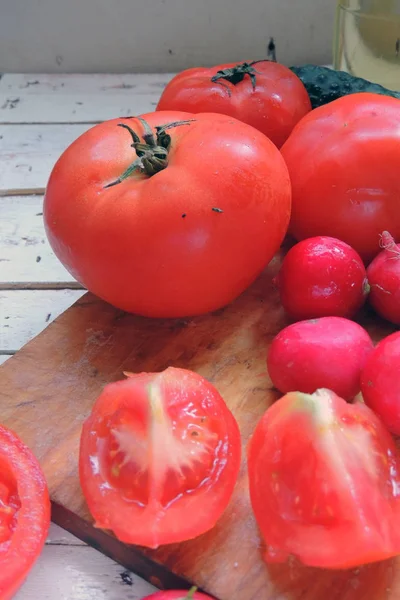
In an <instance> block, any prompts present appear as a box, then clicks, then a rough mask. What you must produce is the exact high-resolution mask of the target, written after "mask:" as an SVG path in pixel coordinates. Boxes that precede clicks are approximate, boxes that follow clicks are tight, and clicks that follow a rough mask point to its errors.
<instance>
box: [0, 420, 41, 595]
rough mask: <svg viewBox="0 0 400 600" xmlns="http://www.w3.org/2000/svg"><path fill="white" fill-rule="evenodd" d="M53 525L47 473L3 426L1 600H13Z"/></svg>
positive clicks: (0, 465)
mask: <svg viewBox="0 0 400 600" xmlns="http://www.w3.org/2000/svg"><path fill="white" fill-rule="evenodd" d="M49 525H50V499H49V492H48V489H47V484H46V480H45V478H44V475H43V472H42V470H41V468H40V466H39V463H38V462H37V460H36V458H35V457H34V456H33V454H32V452H31V451H30V450H29V448H27V447H26V446H25V444H23V443H22V441H21V440H20V439H19V438H18V437H17V435H16V434H15V433H13V432H12V431H10V430H9V429H6V428H5V427H3V426H1V425H0V598H1V600H9V599H10V598H12V597H13V595H14V594H15V592H16V591H17V589H18V588H19V587H20V585H21V584H22V583H23V581H24V580H25V578H26V576H27V574H28V573H29V571H30V569H31V568H32V566H33V564H34V563H35V561H36V559H37V558H38V556H39V554H40V552H41V550H42V548H43V546H44V543H45V541H46V537H47V532H48V529H49Z"/></svg>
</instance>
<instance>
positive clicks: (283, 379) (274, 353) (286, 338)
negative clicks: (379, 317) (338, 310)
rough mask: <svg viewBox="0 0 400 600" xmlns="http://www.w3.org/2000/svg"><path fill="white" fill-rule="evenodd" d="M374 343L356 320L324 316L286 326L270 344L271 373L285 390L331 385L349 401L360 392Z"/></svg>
mask: <svg viewBox="0 0 400 600" xmlns="http://www.w3.org/2000/svg"><path fill="white" fill-rule="evenodd" d="M373 348H374V345H373V343H372V340H371V338H370V337H369V335H368V333H367V332H366V331H365V329H363V328H362V327H361V325H358V323H354V321H349V320H348V319H343V318H341V317H322V318H321V319H312V320H309V321H299V322H298V323H293V324H292V325H289V326H288V327H285V329H282V331H280V332H279V333H278V334H277V335H276V336H275V338H274V339H273V340H272V343H271V345H270V347H269V351H268V356H267V366H268V373H269V376H270V378H271V381H272V383H273V384H274V386H275V387H276V388H277V389H278V390H279V391H280V392H282V393H284V394H286V393H287V392H296V391H299V392H306V393H313V392H315V391H316V390H317V389H318V388H328V389H331V390H333V391H334V392H336V393H337V394H338V395H340V396H341V397H343V398H345V399H346V400H352V399H353V398H354V397H355V396H356V395H357V394H358V392H359V391H360V376H361V371H362V369H363V367H364V365H365V361H366V360H367V358H368V356H369V355H370V354H371V352H372V350H373Z"/></svg>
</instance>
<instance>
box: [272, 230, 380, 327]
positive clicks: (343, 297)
mask: <svg viewBox="0 0 400 600" xmlns="http://www.w3.org/2000/svg"><path fill="white" fill-rule="evenodd" d="M275 283H276V285H277V287H278V288H279V295H280V299H281V302H282V306H283V308H284V309H285V311H286V312H287V313H288V315H289V316H290V317H291V318H292V319H296V320H301V319H313V318H315V317H333V316H337V317H352V316H354V314H355V313H356V312H357V310H358V309H359V308H361V306H362V305H363V304H364V302H365V299H366V297H367V295H368V292H369V285H368V281H367V273H366V271H365V267H364V264H363V262H362V260H361V257H360V255H359V254H358V253H357V252H356V251H355V250H354V249H353V248H351V247H350V246H349V245H348V244H345V243H344V242H342V241H341V240H338V239H336V238H331V237H327V236H322V235H319V236H316V237H313V238H307V239H306V240H302V241H301V242H299V243H298V244H296V245H295V246H293V247H292V248H291V249H290V250H289V252H288V253H287V254H286V256H285V258H284V260H283V263H282V266H281V269H280V271H279V274H278V276H277V277H276V279H275Z"/></svg>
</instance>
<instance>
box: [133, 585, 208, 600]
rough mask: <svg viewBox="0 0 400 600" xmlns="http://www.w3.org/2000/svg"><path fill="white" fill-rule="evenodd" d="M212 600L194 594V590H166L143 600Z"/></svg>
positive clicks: (198, 593)
mask: <svg viewBox="0 0 400 600" xmlns="http://www.w3.org/2000/svg"><path fill="white" fill-rule="evenodd" d="M192 599H193V600H213V599H212V598H211V596H207V595H206V594H202V593H201V592H196V588H191V589H190V590H189V591H185V590H168V591H161V592H156V593H155V594H150V596H146V598H145V599H144V600H192Z"/></svg>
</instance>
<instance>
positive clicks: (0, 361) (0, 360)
mask: <svg viewBox="0 0 400 600" xmlns="http://www.w3.org/2000/svg"><path fill="white" fill-rule="evenodd" d="M11 356H13V355H12V354H0V365H2V364H3V363H5V362H6V360H8V359H9V358H10V357H11Z"/></svg>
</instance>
